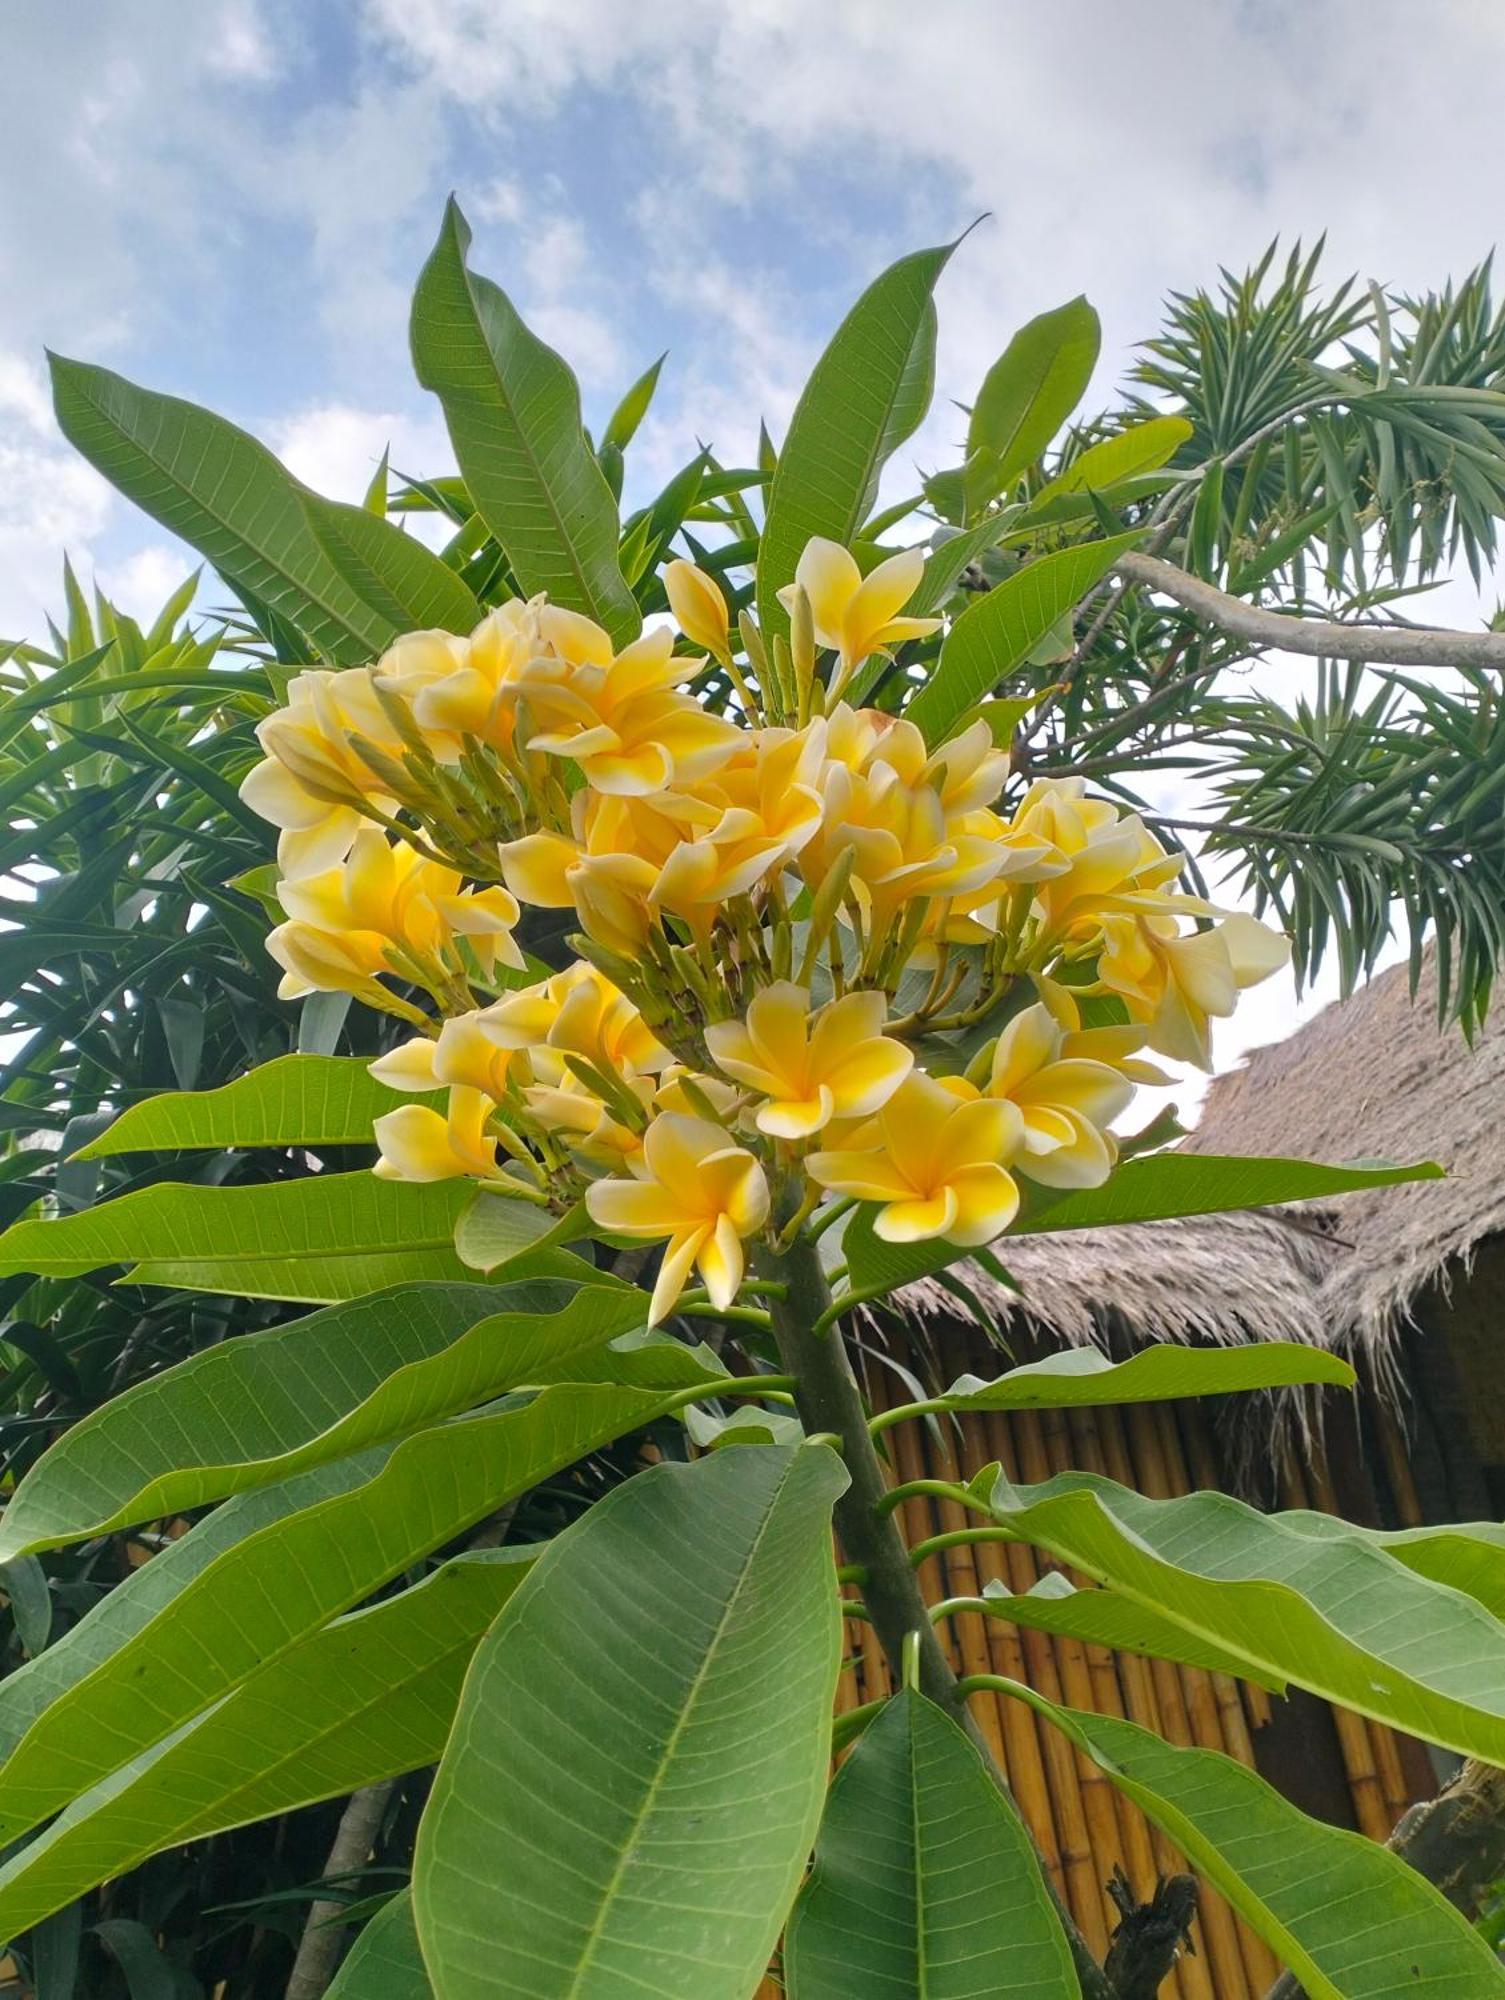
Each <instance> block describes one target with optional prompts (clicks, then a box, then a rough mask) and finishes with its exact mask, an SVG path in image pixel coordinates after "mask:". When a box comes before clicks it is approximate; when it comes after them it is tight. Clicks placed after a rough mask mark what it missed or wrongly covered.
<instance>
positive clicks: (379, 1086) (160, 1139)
mask: <svg viewBox="0 0 1505 2000" xmlns="http://www.w3.org/2000/svg"><path fill="white" fill-rule="evenodd" d="M410 1101H411V1100H410V1098H409V1096H408V1094H407V1093H406V1092H403V1091H396V1090H392V1089H390V1088H389V1087H388V1086H387V1085H386V1084H384V1083H378V1082H377V1080H376V1078H375V1077H374V1076H373V1075H372V1074H371V1071H370V1069H369V1067H368V1066H367V1064H366V1062H365V1061H364V1059H363V1058H361V1057H359V1056H324V1055H291V1056H277V1057H275V1058H274V1059H273V1060H272V1061H271V1062H269V1063H263V1064H262V1065H261V1067H260V1068H259V1069H253V1070H251V1071H250V1072H249V1073H248V1074H247V1075H245V1076H238V1077H236V1078H235V1080H234V1081H233V1082H231V1083H223V1084H220V1085H219V1086H218V1088H216V1089H214V1090H168V1091H163V1092H162V1094H161V1095H160V1096H158V1097H148V1098H146V1099H144V1100H143V1101H142V1102H141V1103H140V1104H131V1105H128V1106H127V1107H126V1109H125V1110H124V1111H122V1112H121V1114H120V1116H119V1117H118V1118H117V1119H116V1120H115V1122H114V1123H113V1124H112V1125H110V1126H108V1127H107V1128H106V1129H105V1130H104V1131H103V1132H101V1133H100V1135H99V1137H98V1138H97V1139H94V1140H92V1141H91V1142H90V1143H89V1144H88V1145H87V1146H82V1147H80V1148H79V1150H78V1152H76V1153H75V1154H74V1155H73V1157H74V1159H76V1160H102V1159H105V1158H107V1157H108V1156H109V1155H110V1154H112V1153H156V1152H171V1151H174V1150H181V1151H187V1150H189V1149H191V1148H193V1147H196V1146H213V1147H216V1148H219V1147H228V1146H365V1145H371V1144H372V1143H373V1141H372V1138H371V1126H372V1122H373V1121H374V1120H375V1119H377V1118H380V1117H381V1116H382V1114H383V1113H384V1112H387V1111H391V1110H392V1109H393V1108H394V1107H395V1106H397V1105H399V1104H406V1103H408V1102H410ZM417 1101H418V1102H420V1103H421V1102H422V1101H423V1100H422V1099H421V1098H420V1099H418V1100H417Z"/></svg>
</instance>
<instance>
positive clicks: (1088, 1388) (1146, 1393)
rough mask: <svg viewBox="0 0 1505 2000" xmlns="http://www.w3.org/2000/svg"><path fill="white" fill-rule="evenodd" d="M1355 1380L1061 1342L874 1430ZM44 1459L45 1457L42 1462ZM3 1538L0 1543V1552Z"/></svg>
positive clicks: (1266, 1351)
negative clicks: (925, 1414) (1118, 1357)
mask: <svg viewBox="0 0 1505 2000" xmlns="http://www.w3.org/2000/svg"><path fill="white" fill-rule="evenodd" d="M1357 1379H1358V1378H1357V1377H1356V1375H1355V1374H1354V1371H1353V1369H1352V1368H1351V1367H1350V1366H1349V1364H1348V1363H1347V1362H1346V1361H1344V1360H1341V1359H1340V1358H1339V1356H1337V1355H1336V1354H1329V1353H1327V1352H1326V1350H1325V1349H1323V1348H1320V1347H1308V1346H1305V1345H1303V1344H1302V1343H1301V1342H1299V1341H1294V1340H1272V1341H1262V1342H1260V1343H1258V1344H1257V1345H1255V1346H1253V1347H1177V1346H1175V1345H1173V1344H1171V1343H1169V1342H1166V1343H1162V1344H1159V1345H1157V1346H1154V1347H1145V1348H1141V1349H1140V1351H1139V1352H1138V1353H1137V1354H1131V1355H1130V1356H1129V1358H1128V1360H1127V1361H1112V1360H1110V1359H1109V1357H1108V1356H1107V1355H1106V1354H1103V1353H1100V1352H1099V1350H1098V1349H1097V1348H1095V1347H1068V1348H1065V1349H1064V1350H1063V1351H1062V1352H1061V1353H1059V1354H1047V1355H1046V1356H1045V1357H1044V1358H1043V1359H1042V1360H1040V1361H1027V1362H1025V1363H1024V1365H1023V1366H1022V1367H1019V1368H1010V1369H1009V1370H1008V1372H1007V1374H1004V1375H1000V1376H998V1377H997V1378H996V1379H995V1380H994V1381H991V1382H989V1381H985V1380H984V1379H983V1377H982V1376H980V1375H961V1376H958V1377H957V1379H956V1381H954V1382H953V1383H952V1384H951V1386H950V1388H949V1389H943V1390H942V1392H941V1393H940V1395H939V1396H934V1397H930V1398H927V1400H926V1401H925V1402H924V1403H923V1404H920V1405H906V1406H901V1408H899V1409H897V1410H893V1411H889V1412H886V1413H885V1414H884V1415H883V1416H882V1417H880V1418H878V1419H877V1420H876V1423H875V1428H876V1429H879V1430H882V1429H884V1428H886V1426H887V1425H888V1424H890V1423H893V1422H896V1421H898V1420H899V1419H901V1418H902V1417H903V1415H904V1414H905V1410H906V1409H909V1410H911V1411H913V1410H916V1409H923V1410H925V1411H931V1410H1068V1409H1077V1408H1089V1409H1090V1408H1093V1407H1097V1406H1106V1405H1108V1404H1111V1403H1160V1402H1172V1401H1174V1400H1175V1399H1176V1398H1177V1397H1181V1396H1232V1395H1240V1394H1243V1393H1245V1392H1247V1391H1249V1390H1251V1389H1278V1388H1289V1387H1293V1386H1295V1385H1298V1384H1307V1383H1318V1382H1325V1383H1332V1384H1335V1385H1336V1386H1338V1387H1339V1388H1344V1389H1351V1388H1352V1387H1353V1385H1354V1383H1355V1381H1356V1380H1357ZM44 1463H45V1461H44ZM3 1549H4V1543H3V1540H0V1554H3Z"/></svg>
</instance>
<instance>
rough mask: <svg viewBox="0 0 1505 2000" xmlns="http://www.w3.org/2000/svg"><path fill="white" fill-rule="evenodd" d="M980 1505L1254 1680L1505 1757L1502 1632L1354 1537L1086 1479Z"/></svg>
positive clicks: (1063, 1478)
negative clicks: (1241, 1665) (1289, 1685)
mask: <svg viewBox="0 0 1505 2000" xmlns="http://www.w3.org/2000/svg"><path fill="white" fill-rule="evenodd" d="M987 1497H988V1504H989V1509H990V1512H991V1514H992V1517H993V1518H994V1519H995V1520H996V1521H998V1522H999V1523H1000V1524H1001V1525H1002V1526H1004V1527H1007V1528H1008V1529H1009V1530H1010V1531H1011V1532H1012V1533H1017V1534H1019V1535H1021V1536H1023V1537H1024V1538H1025V1539H1026V1540H1028V1541H1031V1542H1034V1543H1036V1544H1037V1545H1038V1546H1039V1547H1041V1548H1045V1549H1048V1550H1049V1551H1050V1552H1051V1554H1052V1555H1054V1556H1056V1557H1057V1558H1058V1559H1059V1560H1060V1561H1061V1562H1063V1563H1067V1564H1069V1565H1070V1566H1071V1567H1072V1568H1074V1569H1079V1570H1081V1571H1082V1572H1083V1574H1084V1575H1087V1576H1090V1577H1092V1578H1094V1579H1095V1580H1096V1581H1098V1582H1100V1583H1103V1584H1106V1585H1107V1586H1108V1587H1109V1588H1110V1589H1112V1590H1113V1591H1115V1592H1117V1593H1118V1594H1119V1595H1120V1596H1121V1597H1124V1598H1128V1599H1130V1600H1132V1601H1133V1602H1134V1603H1136V1604H1139V1605H1141V1606H1143V1607H1144V1608H1145V1609H1147V1610H1149V1611H1151V1612H1154V1613H1155V1614H1156V1615H1158V1616H1160V1617H1162V1618H1165V1619H1167V1620H1169V1622H1170V1623H1172V1624H1173V1625H1178V1626H1181V1627H1182V1628H1183V1629H1185V1630H1186V1631H1188V1632H1190V1633H1192V1634H1194V1635H1196V1636H1198V1637H1200V1638H1203V1639H1206V1640H1210V1641H1211V1642H1212V1643H1213V1644H1214V1645H1216V1646H1218V1647H1219V1648H1221V1649H1222V1650H1223V1651H1224V1652H1226V1653H1228V1654H1230V1655H1232V1656H1234V1657H1235V1658H1237V1659H1240V1660H1245V1661H1247V1662H1248V1665H1249V1669H1250V1670H1251V1671H1252V1672H1253V1673H1257V1674H1263V1675H1264V1676H1265V1677H1266V1678H1270V1677H1274V1678H1276V1679H1285V1680H1290V1681H1294V1682H1295V1683H1296V1685H1297V1686H1298V1687H1305V1688H1309V1689H1310V1690H1311V1691H1312V1692H1313V1693H1314V1694H1319V1695H1322V1696H1323V1697H1324V1698H1325V1699H1326V1700H1328V1701H1333V1702H1337V1703H1340V1704H1341V1705H1342V1706H1344V1707H1346V1708H1354V1709H1357V1710H1359V1712H1360V1713H1361V1714H1364V1715H1369V1716H1373V1717H1374V1719H1375V1720H1376V1721H1378V1722H1385V1723H1388V1724H1389V1725H1390V1726H1391V1727H1392V1728H1395V1729H1403V1730H1405V1731H1407V1732H1408V1734H1410V1735H1413V1736H1420V1737H1423V1738H1425V1739H1426V1740H1427V1741H1428V1742H1430V1743H1440V1744H1442V1745H1443V1746H1444V1747H1446V1748H1448V1749H1452V1750H1457V1751H1459V1752H1460V1753H1461V1754H1462V1755H1463V1756H1468V1757H1482V1758H1483V1759H1484V1760H1485V1761H1486V1762H1487V1763H1498V1762H1500V1761H1501V1760H1502V1759H1505V1624H1501V1623H1500V1622H1499V1621H1498V1620H1497V1619H1495V1618H1492V1617H1491V1616H1490V1615H1489V1613H1488V1612H1487V1611H1485V1610H1484V1608H1483V1607H1482V1606H1481V1605H1479V1604H1477V1603H1475V1602H1474V1600H1473V1599H1471V1598H1468V1597H1465V1596H1464V1595H1462V1593H1461V1592H1458V1591H1455V1590H1451V1589H1448V1588H1445V1587H1443V1586H1440V1585H1437V1584H1434V1583H1432V1582H1430V1581H1428V1580H1427V1579H1425V1578H1423V1577H1420V1576H1418V1575H1415V1574H1413V1573H1412V1572H1410V1571H1409V1570H1407V1569H1406V1568H1405V1567H1404V1566H1403V1565H1402V1564H1400V1563H1398V1562H1396V1561H1394V1560H1393V1559H1392V1558H1391V1557H1390V1556H1388V1555H1387V1554H1385V1553H1384V1552H1383V1551H1382V1550H1379V1549H1376V1548H1374V1547H1373V1546H1371V1545H1370V1544H1369V1543H1367V1542H1366V1541H1365V1539H1364V1537H1363V1535H1362V1534H1361V1533H1353V1532H1351V1531H1350V1532H1339V1533H1336V1534H1334V1535H1333V1536H1332V1537H1331V1538H1330V1539H1326V1540H1323V1539H1319V1538H1317V1537H1315V1536H1312V1535H1310V1534H1307V1533H1304V1532H1303V1531H1302V1529H1301V1527H1300V1526H1299V1525H1297V1526H1295V1527H1292V1526H1291V1525H1290V1524H1289V1523H1288V1522H1287V1521H1286V1519H1285V1518H1284V1517H1283V1516H1282V1515H1279V1514H1271V1515H1264V1514H1259V1513H1256V1512H1255V1510H1254V1509H1253V1508H1251V1507H1246V1506H1245V1505H1244V1504H1243V1502H1242V1501H1239V1500H1234V1499H1232V1498H1230V1497H1229V1496H1228V1495H1227V1494H1222V1493H1191V1494H1187V1495H1185V1496H1183V1497H1182V1498H1180V1499H1176V1500H1146V1499H1145V1498H1143V1497H1142V1496H1141V1495H1140V1494H1137V1493H1131V1492H1130V1491H1129V1490H1128V1489H1127V1488H1126V1487H1122V1486H1118V1485H1115V1483H1114V1482H1113V1481H1112V1480H1110V1479H1103V1478H1099V1477H1098V1476H1096V1475H1095V1474H1090V1473H1063V1474H1061V1475H1060V1476H1059V1477H1058V1478H1056V1479H1052V1480H1050V1481H1049V1482H1047V1483H1046V1484H1044V1485H1041V1486H1033V1487H1030V1486H1018V1487H1016V1486H1013V1485H1011V1484H1010V1482H1009V1481H1008V1480H1007V1479H1006V1478H1004V1477H1003V1475H1002V1474H1000V1475H999V1477H998V1479H997V1481H996V1483H995V1484H994V1486H993V1488H992V1490H991V1492H990V1494H989V1495H988V1496H987ZM1345 1525H1346V1524H1345Z"/></svg>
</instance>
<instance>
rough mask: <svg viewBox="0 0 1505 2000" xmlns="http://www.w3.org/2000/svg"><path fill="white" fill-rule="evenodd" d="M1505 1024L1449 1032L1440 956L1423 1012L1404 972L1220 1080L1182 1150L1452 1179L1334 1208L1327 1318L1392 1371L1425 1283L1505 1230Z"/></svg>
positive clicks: (1427, 975)
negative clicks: (1396, 1167) (1441, 1016)
mask: <svg viewBox="0 0 1505 2000" xmlns="http://www.w3.org/2000/svg"><path fill="white" fill-rule="evenodd" d="M1502 1110H1505V1022H1502V1021H1501V1020H1500V1019H1499V1018H1498V1017H1494V1018H1492V1019H1490V1020H1489V1021H1486V1023H1485V1024H1484V1027H1483V1029H1482V1030H1481V1032H1480V1034H1479V1036H1478V1038H1477V1039H1476V1041H1475V1042H1474V1043H1473V1044H1472V1045H1470V1044H1469V1043H1468V1042H1467V1041H1465V1039H1464V1037H1463V1036H1462V1034H1461V1033H1460V1032H1459V1030H1458V1028H1457V1027H1456V1026H1455V1025H1453V1024H1451V1023H1450V1024H1449V1025H1448V1026H1446V1027H1441V1028H1440V1027H1439V1026H1438V1025H1437V1011H1436V985H1435V978H1434V974H1433V969H1432V965H1431V962H1430V959H1429V960H1428V962H1427V963H1426V964H1425V966H1424V967H1423V974H1422V979H1421V982H1420V985H1419V988H1418V991H1417V994H1416V997H1415V999H1414V1000H1413V999H1412V998H1411V994H1410V985H1409V979H1408V976H1407V969H1406V967H1405V966H1403V965H1400V966H1395V967H1394V968H1392V969H1391V970H1390V971H1388V972H1384V973H1381V974H1380V976H1379V977H1378V978H1377V979H1375V980H1373V981H1372V982H1371V983H1370V984H1369V985H1368V986H1366V987H1364V988H1363V989H1362V990H1361V991H1360V992H1358V993H1356V994H1354V996H1353V997H1352V999H1350V1000H1345V1001H1343V1002H1342V1003H1341V1004H1340V1005H1337V1006H1332V1007H1328V1008H1326V1009H1324V1011H1323V1012H1322V1013H1321V1014H1319V1015H1318V1016H1317V1017H1316V1019H1315V1020H1313V1021H1310V1022H1308V1024H1307V1025H1306V1026H1305V1027H1304V1028H1303V1029H1301V1031H1300V1032H1299V1033H1298V1034H1295V1035H1293V1036H1291V1038H1290V1039H1289V1041H1284V1042H1277V1043H1275V1044H1274V1045H1273V1046H1272V1047H1270V1048H1265V1049H1259V1050H1256V1052H1255V1053H1254V1054H1253V1055H1252V1056H1251V1057H1250V1059H1249V1061H1248V1062H1247V1063H1246V1064H1245V1065H1244V1066H1243V1068H1241V1069H1238V1070H1236V1071H1234V1072H1233V1073H1232V1074H1231V1075H1229V1076H1224V1077H1219V1078H1218V1080H1217V1081H1216V1082H1215V1083H1214V1084H1213V1086H1212V1088H1211V1090H1210V1091H1209V1093H1208V1097H1207V1103H1206V1108H1205V1110H1204V1112H1203V1116H1202V1120H1201V1123H1200V1124H1199V1125H1198V1127H1197V1130H1196V1132H1195V1133H1194V1135H1193V1136H1192V1137H1191V1138H1190V1139H1189V1140H1187V1141H1186V1142H1185V1143H1186V1150H1188V1151H1189V1152H1202V1153H1286V1154H1294V1155H1297V1156H1299V1157H1301V1158H1304V1159H1312V1160H1333V1161H1344V1162H1347V1161H1361V1160H1377V1159H1383V1160H1438V1161H1440V1162H1441V1163H1442V1165H1443V1166H1445V1167H1446V1168H1447V1170H1448V1178H1447V1179H1446V1180H1445V1181H1416V1182H1413V1183H1410V1184H1408V1185H1406V1186H1403V1187H1391V1188H1380V1189H1376V1190H1375V1191H1373V1192H1372V1193H1368V1194H1356V1195H1349V1196H1347V1197H1346V1198H1345V1199H1344V1200H1343V1201H1342V1202H1341V1203H1337V1204H1334V1206H1333V1208H1332V1209H1331V1210H1330V1211H1329V1218H1330V1223H1331V1227H1332V1228H1333V1230H1334V1247H1335V1249H1336V1251H1337V1253H1338V1254H1337V1255H1336V1256H1335V1257H1334V1260H1333V1262H1332V1264H1331V1267H1330V1268H1329V1269H1328V1271H1327V1272H1326V1274H1325V1276H1324V1277H1323V1279H1322V1281H1321V1284H1320V1286H1319V1291H1318V1299H1317V1304H1318V1310H1319V1312H1320V1315H1321V1318H1322V1321H1323V1323H1324V1325H1326V1326H1327V1327H1328V1328H1329V1329H1330V1330H1331V1335H1332V1337H1333V1339H1334V1340H1335V1341H1337V1342H1338V1343H1339V1344H1340V1345H1342V1346H1343V1347H1345V1348H1346V1349H1348V1350H1349V1351H1351V1352H1352V1353H1353V1354H1354V1356H1355V1358H1356V1359H1359V1358H1367V1359H1368V1360H1369V1361H1371V1363H1373V1364H1375V1365H1376V1368H1377V1370H1378V1371H1380V1372H1383V1371H1384V1370H1385V1369H1386V1368H1387V1367H1388V1365H1389V1363H1390V1359H1391V1356H1392V1355H1393V1353H1394V1350H1395V1343H1396V1338H1397V1335H1398V1333H1399V1330H1400V1328H1401V1326H1402V1325H1403V1324H1404V1322H1405V1319H1406V1317H1407V1314H1408V1312H1409V1309H1410V1307H1411V1304H1412V1301H1413V1300H1414V1299H1415V1298H1416V1296H1417V1294H1418V1293H1419V1292H1420V1291H1421V1290H1422V1288H1423V1287H1424V1286H1427V1285H1430V1284H1434V1283H1440V1284H1442V1285H1444V1286H1446V1284H1447V1283H1448V1282H1449V1278H1450V1276H1451V1275H1452V1274H1453V1273H1455V1272H1466V1271H1467V1270H1468V1268H1469V1265H1470V1263H1471V1261H1472V1258H1473V1254H1474V1251H1475V1250H1476V1248H1477V1247H1478V1246H1479V1245H1480V1244H1481V1243H1483V1242H1484V1240H1485V1239H1486V1238H1487V1237H1490V1236H1493V1235H1495V1234H1496V1233H1497V1232H1498V1231H1500V1230H1502V1229H1505V1126H1502V1120H1501V1113H1502Z"/></svg>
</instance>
